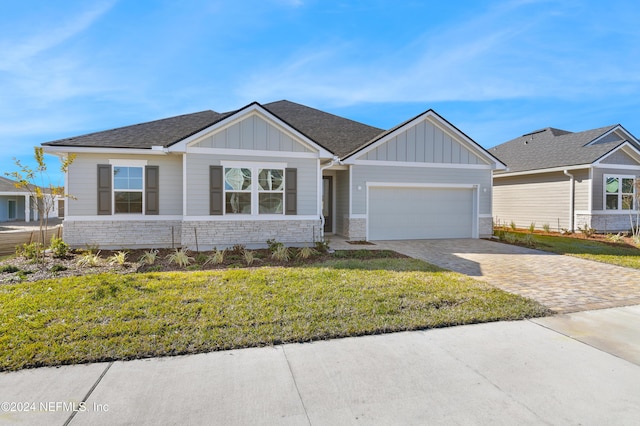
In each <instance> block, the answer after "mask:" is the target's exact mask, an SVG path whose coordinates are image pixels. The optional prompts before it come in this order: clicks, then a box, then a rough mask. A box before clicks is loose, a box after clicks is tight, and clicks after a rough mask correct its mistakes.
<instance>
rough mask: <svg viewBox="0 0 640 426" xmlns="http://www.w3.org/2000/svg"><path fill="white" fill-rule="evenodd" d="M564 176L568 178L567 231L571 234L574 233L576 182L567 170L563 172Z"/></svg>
mask: <svg viewBox="0 0 640 426" xmlns="http://www.w3.org/2000/svg"><path fill="white" fill-rule="evenodd" d="M564 174H565V176H569V182H570V188H571V189H570V191H569V215H570V216H569V230H570V231H571V232H575V229H574V227H575V226H574V225H575V224H574V220H575V219H574V216H575V213H574V212H575V198H574V196H573V194H574V193H575V186H576V181H575V178H574V176H573V175H572V174H571V173H569V172H568V171H567V170H564Z"/></svg>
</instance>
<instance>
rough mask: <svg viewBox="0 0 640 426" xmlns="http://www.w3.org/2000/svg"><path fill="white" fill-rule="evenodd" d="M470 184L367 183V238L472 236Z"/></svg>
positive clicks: (473, 218)
mask: <svg viewBox="0 0 640 426" xmlns="http://www.w3.org/2000/svg"><path fill="white" fill-rule="evenodd" d="M475 199H476V196H475V190H474V188H473V187H468V186H465V187H460V186H452V187H443V186H439V187H397V186H388V187H387V186H383V187H370V188H369V191H368V212H369V214H368V236H367V238H368V239H369V240H418V239H436V238H474V237H477V235H475V234H476V222H477V213H476V211H477V210H476V208H475V206H476V202H475Z"/></svg>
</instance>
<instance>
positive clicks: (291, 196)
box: [284, 169, 298, 214]
mask: <svg viewBox="0 0 640 426" xmlns="http://www.w3.org/2000/svg"><path fill="white" fill-rule="evenodd" d="M284 214H298V169H285V171H284Z"/></svg>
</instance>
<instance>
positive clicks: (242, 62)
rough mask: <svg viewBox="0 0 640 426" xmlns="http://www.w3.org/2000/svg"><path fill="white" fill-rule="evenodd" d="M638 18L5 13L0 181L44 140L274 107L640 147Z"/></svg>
mask: <svg viewBox="0 0 640 426" xmlns="http://www.w3.org/2000/svg"><path fill="white" fill-rule="evenodd" d="M639 22H640V6H639V5H638V4H637V2H634V1H620V0H610V1H606V2H603V1H573V0H561V1H554V0H540V1H538V0H514V1H450V2H435V1H399V0H394V1H391V0H390V1H386V0H379V1H378V0H362V1H320V0H259V1H241V0H238V1H233V2H232V1H216V0H183V1H179V2H178V1H173V0H157V1H144V0H136V1H133V0H119V1H118V0H66V1H61V2H52V1H50V0H25V1H21V2H5V3H3V12H2V14H1V15H0V172H5V171H13V170H15V166H14V165H13V161H12V157H17V158H19V159H21V160H23V161H26V162H28V161H29V159H30V158H31V154H32V150H33V146H34V145H38V144H40V143H42V142H46V141H51V140H55V139H59V138H63V137H69V136H76V135H80V134H84V133H89V132H93V131H99V130H106V129H110V128H114V127H119V126H124V125H129V124H135V123H140V122H144V121H150V120H155V119H160V118H165V117H170V116H174V115H179V114H184V113H190V112H197V111H202V110H206V109H213V110H215V111H218V112H223V111H228V110H232V109H237V108H239V107H241V106H244V105H246V104H248V103H250V102H252V101H258V102H261V103H267V102H271V101H276V100H280V99H288V100H291V101H294V102H299V103H302V104H305V105H308V106H311V107H315V108H318V109H322V110H325V111H328V112H332V113H334V114H338V115H342V116H345V117H348V118H351V119H354V120H358V121H361V122H364V123H366V124H370V125H373V126H377V127H382V128H389V127H392V126H394V125H396V124H398V123H400V122H402V121H405V120H406V119H408V118H411V117H413V116H414V115H417V114H419V113H421V112H423V111H425V110H427V109H429V108H433V109H435V110H436V111H437V112H438V113H440V114H441V115H443V116H444V117H445V118H446V119H447V120H449V121H450V122H452V123H453V124H454V125H455V126H457V127H458V128H460V129H461V130H462V131H463V132H465V133H466V134H467V135H469V136H470V137H471V138H473V139H474V140H476V141H477V142H478V143H480V144H481V145H483V146H484V147H486V148H489V147H491V146H494V145H496V144H498V143H501V142H504V141H506V140H509V139H512V138H514V137H517V136H519V135H522V134H523V133H527V132H529V131H532V130H535V129H538V128H542V127H547V126H552V127H558V128H561V129H565V130H570V131H580V130H587V129H592V128H596V127H601V126H605V125H609V124H616V123H620V124H622V125H623V126H624V127H625V128H626V129H627V130H629V131H630V132H631V133H633V134H634V135H636V136H638V137H640V119H639V116H638V113H639V112H640V108H639V106H640V71H639V66H638V65H640V64H639V62H640V25H638V23H639ZM49 163H50V168H53V169H55V168H57V166H58V162H57V160H56V159H55V158H54V157H51V158H50V162H49ZM53 178H54V180H56V182H54V183H57V179H58V177H57V176H56V175H55V173H54V176H53Z"/></svg>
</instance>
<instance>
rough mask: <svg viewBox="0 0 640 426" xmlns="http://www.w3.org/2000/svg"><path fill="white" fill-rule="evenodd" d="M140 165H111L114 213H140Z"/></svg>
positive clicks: (141, 189)
mask: <svg viewBox="0 0 640 426" xmlns="http://www.w3.org/2000/svg"><path fill="white" fill-rule="evenodd" d="M142 169H143V168H142V167H123V166H114V167H113V201H114V213H116V214H118V213H142V192H143V188H144V186H143V183H142V181H143V179H142Z"/></svg>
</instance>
